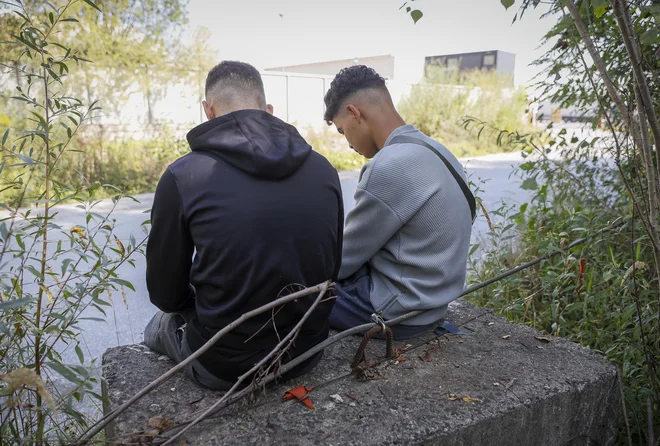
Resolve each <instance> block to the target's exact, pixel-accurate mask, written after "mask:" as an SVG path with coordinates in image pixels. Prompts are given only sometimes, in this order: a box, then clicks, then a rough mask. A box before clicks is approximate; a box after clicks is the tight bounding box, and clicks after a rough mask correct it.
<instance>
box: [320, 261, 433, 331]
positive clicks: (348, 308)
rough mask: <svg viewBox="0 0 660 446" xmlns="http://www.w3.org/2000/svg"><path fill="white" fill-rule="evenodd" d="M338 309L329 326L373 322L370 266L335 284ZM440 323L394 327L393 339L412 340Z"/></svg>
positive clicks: (350, 325)
mask: <svg viewBox="0 0 660 446" xmlns="http://www.w3.org/2000/svg"><path fill="white" fill-rule="evenodd" d="M335 293H336V296H337V298H336V300H335V306H334V307H333V308H332V312H331V313H330V318H329V322H330V327H332V328H334V329H336V330H340V331H343V330H347V329H349V328H353V327H356V326H358V325H362V324H367V323H369V322H373V321H372V320H371V315H372V314H373V313H375V312H376V310H375V309H374V307H373V305H372V304H371V300H370V298H369V296H370V295H371V276H370V268H369V265H363V266H362V267H361V268H360V269H359V270H357V272H356V273H355V274H353V275H352V276H350V277H348V278H347V279H344V280H340V281H338V282H337V284H336V285H335ZM438 323H439V321H438V322H436V323H433V324H430V325H401V324H398V325H395V326H394V327H391V328H392V335H393V336H394V339H409V338H414V337H417V336H421V335H423V334H424V333H426V332H428V331H431V330H433V329H435V327H436V326H437V325H438Z"/></svg>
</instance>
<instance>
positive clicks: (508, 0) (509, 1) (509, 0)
mask: <svg viewBox="0 0 660 446" xmlns="http://www.w3.org/2000/svg"><path fill="white" fill-rule="evenodd" d="M500 2H501V3H502V6H504V8H506V9H509V8H510V7H512V6H513V4H514V3H515V2H516V0H500Z"/></svg>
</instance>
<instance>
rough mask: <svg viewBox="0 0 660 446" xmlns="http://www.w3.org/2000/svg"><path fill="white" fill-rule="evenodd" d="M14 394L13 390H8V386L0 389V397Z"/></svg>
mask: <svg viewBox="0 0 660 446" xmlns="http://www.w3.org/2000/svg"><path fill="white" fill-rule="evenodd" d="M14 392H15V390H12V389H10V388H9V386H6V387H0V397H1V396H9V395H11V394H12V393H14Z"/></svg>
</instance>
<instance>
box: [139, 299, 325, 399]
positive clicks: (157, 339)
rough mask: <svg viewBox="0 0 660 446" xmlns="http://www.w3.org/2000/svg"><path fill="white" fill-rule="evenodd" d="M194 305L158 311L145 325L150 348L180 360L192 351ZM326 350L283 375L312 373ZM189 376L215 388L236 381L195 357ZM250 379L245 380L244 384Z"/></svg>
mask: <svg viewBox="0 0 660 446" xmlns="http://www.w3.org/2000/svg"><path fill="white" fill-rule="evenodd" d="M194 311H195V310H194V309H191V310H188V311H187V312H184V313H164V312H162V311H159V312H158V313H156V314H155V315H154V317H153V318H152V319H151V321H149V323H148V324H147V327H146V328H145V329H144V343H145V344H146V345H147V347H149V348H150V349H151V350H153V351H155V352H158V353H160V354H161V355H165V356H167V357H168V358H170V359H171V360H172V361H174V362H176V363H177V364H178V363H180V362H182V361H183V360H184V359H186V358H187V357H188V356H190V355H192V353H193V351H192V349H191V348H190V345H189V344H188V341H187V339H186V334H187V331H186V326H187V324H188V323H189V322H190V321H191V319H192V316H193V315H194ZM322 356H323V353H322V352H320V353H317V354H316V355H314V356H312V357H311V358H309V359H307V360H306V361H304V362H303V363H301V364H299V365H298V366H297V367H295V368H293V369H292V370H290V371H289V372H287V373H285V374H283V375H282V378H283V379H289V378H296V377H298V376H302V375H304V374H306V373H309V372H310V371H311V370H312V369H313V368H314V367H316V365H317V364H318V363H319V361H320V360H321V357H322ZM185 373H186V376H188V378H189V379H191V380H192V381H193V382H194V383H197V384H199V385H201V386H203V387H208V388H209V389H213V390H229V389H230V388H231V387H232V386H233V385H234V383H235V381H227V380H224V379H221V378H218V377H217V376H215V375H214V374H213V373H212V372H210V371H209V370H208V369H207V368H206V367H204V366H203V365H202V364H201V363H200V362H199V360H197V359H196V360H194V361H192V362H191V363H190V364H189V365H188V366H187V367H186V368H185ZM247 384H248V383H246V382H244V383H243V384H242V387H244V386H245V385H247Z"/></svg>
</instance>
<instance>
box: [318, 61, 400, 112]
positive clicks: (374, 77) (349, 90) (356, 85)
mask: <svg viewBox="0 0 660 446" xmlns="http://www.w3.org/2000/svg"><path fill="white" fill-rule="evenodd" d="M368 89H378V90H385V91H387V87H386V86H385V79H383V77H381V76H380V75H379V74H378V73H376V70H374V69H373V68H369V67H367V66H366V65H354V66H352V67H347V68H343V69H342V70H341V71H340V72H339V73H337V75H336V76H335V78H334V79H333V81H332V83H331V84H330V89H329V90H328V92H327V93H326V94H325V98H324V101H325V114H324V116H323V118H324V119H325V122H327V123H328V125H330V124H332V119H333V118H334V117H335V116H336V115H337V113H338V112H339V108H340V107H341V105H342V103H343V102H344V100H345V99H346V98H348V97H349V96H351V95H352V94H353V93H356V92H358V91H360V90H368Z"/></svg>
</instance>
